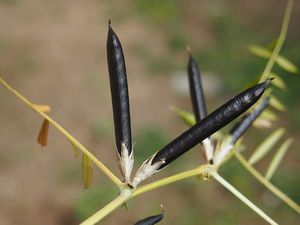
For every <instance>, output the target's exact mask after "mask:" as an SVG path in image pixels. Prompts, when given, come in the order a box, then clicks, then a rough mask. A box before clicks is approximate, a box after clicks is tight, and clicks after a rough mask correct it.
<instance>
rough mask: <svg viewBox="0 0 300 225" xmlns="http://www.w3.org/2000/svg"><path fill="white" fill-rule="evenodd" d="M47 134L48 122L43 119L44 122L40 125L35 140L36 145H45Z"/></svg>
mask: <svg viewBox="0 0 300 225" xmlns="http://www.w3.org/2000/svg"><path fill="white" fill-rule="evenodd" d="M48 132H49V121H48V120H46V119H44V121H43V123H42V126H41V129H40V132H39V135H38V138H37V141H38V143H39V144H40V145H41V146H42V147H44V146H46V145H47V142H48Z"/></svg>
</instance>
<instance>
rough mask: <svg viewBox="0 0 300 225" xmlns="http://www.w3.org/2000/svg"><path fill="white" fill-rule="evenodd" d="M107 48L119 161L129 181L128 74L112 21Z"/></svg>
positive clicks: (126, 180) (130, 143)
mask: <svg viewBox="0 0 300 225" xmlns="http://www.w3.org/2000/svg"><path fill="white" fill-rule="evenodd" d="M106 48H107V63H108V70H109V78H110V90H111V98H112V107H113V116H114V126H115V139H116V146H117V150H118V163H119V167H120V170H121V173H122V175H123V176H124V179H125V182H126V183H128V182H129V181H130V174H131V170H132V167H133V151H132V141H131V124H130V108H129V95H128V85H127V75H126V67H125V59H124V55H123V50H122V46H121V43H120V40H119V38H118V36H117V35H116V33H115V32H114V31H113V29H112V28H111V25H110V22H109V26H108V36H107V43H106Z"/></svg>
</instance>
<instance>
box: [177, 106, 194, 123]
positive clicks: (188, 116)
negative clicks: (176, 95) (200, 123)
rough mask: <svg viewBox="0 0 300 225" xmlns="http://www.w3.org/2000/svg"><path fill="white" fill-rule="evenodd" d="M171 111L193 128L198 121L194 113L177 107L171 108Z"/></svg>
mask: <svg viewBox="0 0 300 225" xmlns="http://www.w3.org/2000/svg"><path fill="white" fill-rule="evenodd" d="M171 110H173V111H174V112H175V113H176V114H177V116H179V118H180V119H181V120H182V121H183V122H185V123H186V124H187V125H188V126H193V125H195V124H196V119H195V116H194V114H193V113H191V112H188V111H185V110H182V109H179V108H177V107H175V106H171Z"/></svg>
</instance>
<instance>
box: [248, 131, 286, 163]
mask: <svg viewBox="0 0 300 225" xmlns="http://www.w3.org/2000/svg"><path fill="white" fill-rule="evenodd" d="M284 132H285V130H284V128H279V129H277V130H275V131H274V132H273V133H272V134H271V135H269V136H268V137H267V138H266V139H265V140H264V141H263V142H262V143H261V144H260V145H259V146H258V147H257V148H256V149H255V151H254V152H253V154H252V155H251V157H250V159H249V164H251V165H253V164H255V163H257V162H258V161H259V160H261V159H262V158H263V157H264V156H265V155H266V154H267V153H268V152H269V151H270V150H271V149H272V148H273V147H274V145H275V144H276V143H277V142H278V141H279V139H280V138H281V137H282V135H283V134H284Z"/></svg>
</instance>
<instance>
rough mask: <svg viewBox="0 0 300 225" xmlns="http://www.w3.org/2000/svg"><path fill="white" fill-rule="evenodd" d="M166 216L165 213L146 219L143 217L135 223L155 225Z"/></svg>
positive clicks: (136, 224)
mask: <svg viewBox="0 0 300 225" xmlns="http://www.w3.org/2000/svg"><path fill="white" fill-rule="evenodd" d="M163 217H164V214H162V213H161V214H158V215H155V216H149V217H147V218H145V219H142V220H140V221H138V222H136V223H135V224H134V225H154V224H156V223H158V222H159V221H161V220H162V219H163Z"/></svg>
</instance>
